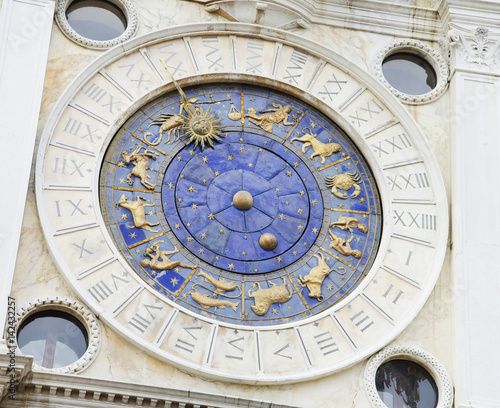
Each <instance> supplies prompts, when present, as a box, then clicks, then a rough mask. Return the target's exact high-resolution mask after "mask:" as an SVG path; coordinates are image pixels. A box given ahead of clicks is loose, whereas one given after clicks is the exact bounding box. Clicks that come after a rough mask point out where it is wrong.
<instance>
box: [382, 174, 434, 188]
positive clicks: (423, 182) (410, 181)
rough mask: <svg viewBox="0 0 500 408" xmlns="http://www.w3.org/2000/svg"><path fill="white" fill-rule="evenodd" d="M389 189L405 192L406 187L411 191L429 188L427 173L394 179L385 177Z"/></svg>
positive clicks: (395, 177)
mask: <svg viewBox="0 0 500 408" xmlns="http://www.w3.org/2000/svg"><path fill="white" fill-rule="evenodd" d="M387 180H388V181H389V187H390V188H391V190H394V189H397V190H407V189H408V187H411V188H412V189H418V188H426V187H429V186H430V184H429V179H428V178H427V173H410V174H408V175H406V176H403V175H396V176H394V177H391V176H387Z"/></svg>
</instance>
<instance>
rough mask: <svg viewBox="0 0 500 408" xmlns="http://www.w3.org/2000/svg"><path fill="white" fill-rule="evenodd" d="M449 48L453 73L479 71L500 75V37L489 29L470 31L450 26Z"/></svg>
mask: <svg viewBox="0 0 500 408" xmlns="http://www.w3.org/2000/svg"><path fill="white" fill-rule="evenodd" d="M447 38H448V48H449V58H450V67H451V70H452V72H453V71H455V70H457V69H461V70H470V71H478V72H483V73H490V74H496V75H500V50H499V48H500V36H499V35H498V34H497V33H491V32H490V31H489V30H488V29H487V28H483V27H478V28H476V30H475V31H474V30H468V29H465V28H461V27H458V26H456V25H453V24H450V30H449V31H448V35H447Z"/></svg>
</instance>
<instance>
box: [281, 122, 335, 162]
mask: <svg viewBox="0 0 500 408" xmlns="http://www.w3.org/2000/svg"><path fill="white" fill-rule="evenodd" d="M307 129H309V128H308V127H306V128H304V129H302V133H303V134H304V136H301V137H294V138H293V139H292V140H290V143H292V142H293V141H294V140H298V141H299V142H303V143H304V144H303V145H302V153H305V152H306V150H305V149H306V147H308V146H312V148H313V150H314V153H313V154H311V159H312V158H313V157H315V156H320V157H321V164H323V163H324V162H325V157H329V156H331V155H332V154H333V153H338V152H340V151H341V150H342V146H341V145H339V144H338V143H323V142H320V141H319V140H317V139H316V136H317V134H315V133H312V132H311V129H309V133H306V130H307Z"/></svg>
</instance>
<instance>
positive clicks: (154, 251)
mask: <svg viewBox="0 0 500 408" xmlns="http://www.w3.org/2000/svg"><path fill="white" fill-rule="evenodd" d="M164 242H165V241H156V242H155V243H153V244H152V245H151V246H148V247H147V248H146V251H145V252H144V254H143V255H144V256H147V257H149V258H151V259H148V258H144V259H142V260H141V265H142V266H144V267H145V268H146V267H148V266H149V267H150V268H151V269H153V270H155V271H165V270H170V269H173V268H175V267H177V266H180V267H181V268H188V269H196V268H197V267H198V265H188V264H185V263H184V262H181V261H171V260H170V259H169V257H168V256H169V255H172V254H176V253H177V252H179V250H178V249H177V247H175V246H174V250H173V251H161V250H160V244H161V243H164Z"/></svg>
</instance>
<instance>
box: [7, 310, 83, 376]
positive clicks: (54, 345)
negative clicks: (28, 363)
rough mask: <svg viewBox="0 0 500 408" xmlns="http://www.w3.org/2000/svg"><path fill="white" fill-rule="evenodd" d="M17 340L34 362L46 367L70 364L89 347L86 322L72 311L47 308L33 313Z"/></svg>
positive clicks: (24, 323) (24, 324) (21, 329)
mask: <svg viewBox="0 0 500 408" xmlns="http://www.w3.org/2000/svg"><path fill="white" fill-rule="evenodd" d="M17 343H18V345H19V348H20V349H21V351H22V352H23V353H24V354H29V355H32V356H34V360H33V361H34V363H35V364H37V365H39V366H42V367H45V368H59V367H65V366H68V365H70V364H72V363H74V362H75V361H77V360H78V359H79V358H80V357H82V356H83V355H84V354H85V352H86V350H87V347H88V335H87V331H86V330H85V327H84V325H83V324H82V323H81V322H80V321H79V320H78V319H77V318H76V317H74V316H72V315H70V314H69V313H65V312H61V311H57V310H44V311H41V312H37V313H34V314H32V315H31V316H29V317H28V318H27V319H26V320H25V321H24V322H23V323H22V324H21V326H20V327H19V332H18V335H17Z"/></svg>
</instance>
